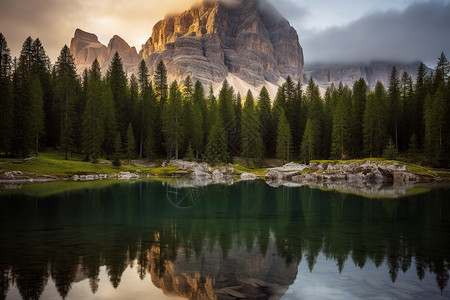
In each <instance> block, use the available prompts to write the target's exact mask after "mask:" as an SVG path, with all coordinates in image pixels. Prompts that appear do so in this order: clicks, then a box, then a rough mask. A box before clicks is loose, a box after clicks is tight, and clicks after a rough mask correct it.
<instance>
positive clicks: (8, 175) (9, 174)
mask: <svg viewBox="0 0 450 300" xmlns="http://www.w3.org/2000/svg"><path fill="white" fill-rule="evenodd" d="M16 176H23V174H22V172H21V171H10V172H6V173H5V178H8V179H12V178H15V177H16Z"/></svg>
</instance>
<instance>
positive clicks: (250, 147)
mask: <svg viewBox="0 0 450 300" xmlns="http://www.w3.org/2000/svg"><path fill="white" fill-rule="evenodd" d="M262 147H263V146H262V138H261V128H260V123H259V118H258V113H257V111H256V108H255V100H254V98H253V95H252V92H251V91H250V90H248V92H247V96H246V97H245V101H244V107H243V109H242V145H241V149H242V157H243V158H245V160H246V161H247V163H248V162H249V161H250V158H253V159H255V160H256V162H262V158H263V148H262Z"/></svg>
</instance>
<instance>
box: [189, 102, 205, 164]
mask: <svg viewBox="0 0 450 300" xmlns="http://www.w3.org/2000/svg"><path fill="white" fill-rule="evenodd" d="M191 109H192V113H191V115H192V124H191V130H192V131H191V136H192V144H189V146H191V148H192V147H193V150H195V157H196V159H197V160H198V159H199V155H200V153H201V151H202V149H203V140H204V131H203V116H202V111H201V108H200V107H199V106H197V105H196V104H195V103H194V105H192V106H191Z"/></svg>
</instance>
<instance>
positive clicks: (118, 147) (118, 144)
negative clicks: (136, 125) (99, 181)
mask: <svg viewBox="0 0 450 300" xmlns="http://www.w3.org/2000/svg"><path fill="white" fill-rule="evenodd" d="M122 149H123V147H122V138H121V137H120V132H119V131H117V132H116V137H115V139H114V155H113V162H112V164H113V166H115V167H120V165H121V164H122V163H121V162H120V158H121V157H122V151H123V150H122Z"/></svg>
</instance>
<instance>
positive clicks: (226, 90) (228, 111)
mask: <svg viewBox="0 0 450 300" xmlns="http://www.w3.org/2000/svg"><path fill="white" fill-rule="evenodd" d="M218 110H219V114H220V118H221V119H222V122H223V126H224V129H225V134H226V136H227V146H228V152H229V153H233V142H234V138H235V136H234V132H235V128H236V115H235V111H234V109H233V90H232V89H231V87H230V85H229V84H228V81H227V80H226V79H225V80H224V81H223V83H222V88H221V89H220V91H219V99H218ZM235 154H236V153H235Z"/></svg>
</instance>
